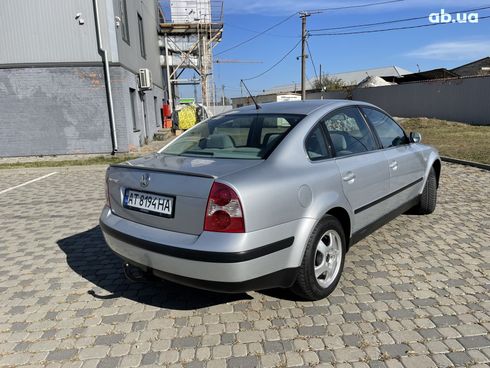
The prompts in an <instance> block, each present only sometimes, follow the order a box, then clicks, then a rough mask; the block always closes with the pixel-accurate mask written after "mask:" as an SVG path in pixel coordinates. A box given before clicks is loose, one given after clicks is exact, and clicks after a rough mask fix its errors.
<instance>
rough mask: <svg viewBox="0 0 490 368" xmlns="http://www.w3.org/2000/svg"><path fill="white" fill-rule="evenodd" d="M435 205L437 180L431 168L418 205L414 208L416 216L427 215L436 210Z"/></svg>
mask: <svg viewBox="0 0 490 368" xmlns="http://www.w3.org/2000/svg"><path fill="white" fill-rule="evenodd" d="M436 203H437V178H436V172H435V170H434V168H433V167H431V169H430V171H429V176H428V177H427V181H426V182H425V186H424V191H423V192H422V195H421V196H420V202H419V204H418V205H417V206H416V207H415V208H414V213H415V214H417V215H429V214H431V213H432V212H434V210H435V209H436Z"/></svg>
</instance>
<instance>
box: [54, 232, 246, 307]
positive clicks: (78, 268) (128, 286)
mask: <svg viewBox="0 0 490 368" xmlns="http://www.w3.org/2000/svg"><path fill="white" fill-rule="evenodd" d="M57 243H58V246H59V247H60V249H61V250H62V251H63V252H65V254H66V258H67V263H68V265H69V266H70V268H71V269H72V270H73V271H75V272H76V273H77V274H79V275H80V276H82V277H83V278H84V279H86V280H88V281H90V282H91V283H93V284H94V285H96V288H94V289H92V290H89V291H88V294H90V295H92V296H93V297H94V298H97V299H114V298H127V299H130V300H134V301H136V302H139V303H145V304H148V305H152V306H156V307H161V308H168V309H177V310H188V309H197V308H205V307H210V306H213V305H218V304H223V303H228V302H233V301H237V300H250V299H252V297H251V296H250V295H248V294H246V293H241V294H223V293H214V292H210V291H205V290H198V289H194V288H190V287H187V286H182V285H177V284H174V283H172V282H169V281H163V280H159V279H147V280H144V281H139V282H134V281H130V280H128V279H127V278H126V277H125V275H124V271H123V266H122V265H123V262H122V260H121V259H120V258H119V257H117V256H116V255H115V254H114V253H113V252H112V251H111V250H110V249H109V247H108V246H107V245H106V243H105V240H104V237H103V235H102V232H101V230H100V227H99V226H96V227H94V228H93V229H90V230H87V231H85V232H83V233H79V234H75V235H72V236H70V237H67V238H64V239H61V240H58V242H57ZM107 292H108V293H109V294H107Z"/></svg>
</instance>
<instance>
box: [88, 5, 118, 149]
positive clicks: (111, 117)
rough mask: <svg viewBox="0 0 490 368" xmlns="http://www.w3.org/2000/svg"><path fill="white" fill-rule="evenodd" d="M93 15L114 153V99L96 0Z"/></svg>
mask: <svg viewBox="0 0 490 368" xmlns="http://www.w3.org/2000/svg"><path fill="white" fill-rule="evenodd" d="M93 6H94V16H95V33H96V34H97V48H98V49H99V54H100V55H101V56H102V62H103V63H104V79H105V86H106V94H107V106H108V108H109V121H110V128H111V139H112V152H111V154H112V155H114V154H115V153H116V152H117V149H118V147H117V137H116V122H115V119H114V101H113V99H112V86H111V73H110V69H109V60H108V58H107V50H106V49H104V48H103V47H102V37H101V35H100V21H99V4H98V1H97V0H93Z"/></svg>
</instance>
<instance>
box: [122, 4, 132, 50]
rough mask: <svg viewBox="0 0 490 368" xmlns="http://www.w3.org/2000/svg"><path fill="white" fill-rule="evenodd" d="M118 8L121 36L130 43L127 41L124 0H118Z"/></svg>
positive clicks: (126, 18)
mask: <svg viewBox="0 0 490 368" xmlns="http://www.w3.org/2000/svg"><path fill="white" fill-rule="evenodd" d="M119 10H120V11H121V36H122V39H123V40H124V41H125V42H126V43H127V44H128V45H130V42H129V23H128V6H127V4H126V0H119Z"/></svg>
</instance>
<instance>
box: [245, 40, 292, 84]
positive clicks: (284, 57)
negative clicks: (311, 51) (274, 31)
mask: <svg viewBox="0 0 490 368" xmlns="http://www.w3.org/2000/svg"><path fill="white" fill-rule="evenodd" d="M300 43H301V40H299V41H298V42H296V44H295V45H294V47H293V48H292V49H291V50H289V51H288V52H287V53H286V54H285V55H284V56H283V57H282V58H280V59H279V60H278V61H277V62H276V63H274V64H273V65H272V66H271V67H270V68H268V69H267V70H265V71H263V72H262V73H260V74H258V75H256V76H254V77H251V78H246V79H242V80H244V81H249V80H252V79H257V78H259V77H261V76H263V75H264V74H266V73H268V72H270V71H271V70H272V69H274V68H275V67H276V66H278V65H279V64H280V63H281V62H282V61H284V59H286V58H287V57H288V56H289V55H290V54H291V53H292V52H293V51H294V50H296V48H297V47H298V46H299V44H300Z"/></svg>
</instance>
